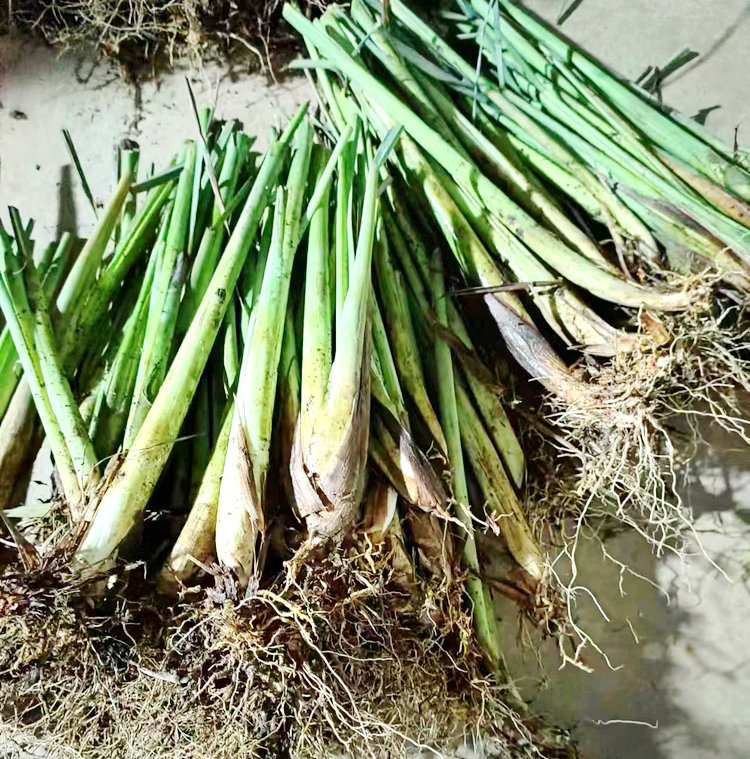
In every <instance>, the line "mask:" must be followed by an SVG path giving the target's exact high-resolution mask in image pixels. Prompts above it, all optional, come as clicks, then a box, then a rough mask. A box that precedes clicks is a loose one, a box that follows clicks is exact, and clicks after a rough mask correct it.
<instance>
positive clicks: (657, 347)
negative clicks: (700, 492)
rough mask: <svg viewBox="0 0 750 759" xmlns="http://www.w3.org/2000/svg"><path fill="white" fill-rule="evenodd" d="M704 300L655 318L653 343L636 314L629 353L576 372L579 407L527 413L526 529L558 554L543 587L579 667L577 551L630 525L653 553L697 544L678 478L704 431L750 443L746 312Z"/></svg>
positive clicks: (721, 299)
mask: <svg viewBox="0 0 750 759" xmlns="http://www.w3.org/2000/svg"><path fill="white" fill-rule="evenodd" d="M710 297H711V302H710V303H709V302H702V303H696V306H695V308H694V309H693V310H692V311H690V312H686V313H681V314H674V315H659V320H658V322H657V323H656V328H657V329H658V330H660V331H662V332H663V334H664V335H665V339H663V340H661V341H659V340H655V339H654V337H653V334H654V322H653V318H654V317H653V316H652V315H647V314H642V315H641V323H642V324H648V327H649V331H648V334H646V330H645V329H644V333H643V335H642V339H641V340H640V341H638V342H637V344H636V346H635V347H634V349H633V350H632V351H630V352H628V353H621V354H618V355H616V356H615V357H613V358H612V359H611V360H610V361H608V362H607V363H600V362H593V361H592V362H588V363H586V364H584V365H583V366H581V367H580V372H581V375H582V377H583V379H584V381H583V382H582V383H581V386H582V387H584V388H585V390H586V392H583V393H581V395H580V402H576V403H568V402H566V403H562V402H560V401H557V400H556V399H550V400H549V412H548V415H547V418H546V419H545V420H544V421H540V420H539V419H534V418H532V417H528V418H527V424H526V425H524V426H525V432H526V436H527V439H526V440H525V441H524V450H526V451H527V452H528V453H529V456H530V457H529V469H530V477H529V480H528V486H527V493H526V503H527V504H528V510H529V512H528V516H529V521H530V523H531V526H532V529H533V531H534V532H535V534H536V535H537V536H538V538H539V539H540V541H541V542H542V543H543V544H544V545H546V546H549V547H551V551H550V553H551V554H552V553H554V549H555V548H556V549H557V557H556V558H552V560H551V561H550V564H549V566H548V568H547V576H548V577H549V587H551V588H555V589H556V590H555V592H556V593H557V592H558V591H559V593H560V594H561V596H560V598H558V601H557V605H559V604H562V607H563V609H564V611H563V613H562V614H561V615H559V618H561V619H563V620H565V619H567V621H568V623H569V626H568V629H567V632H568V636H567V640H568V641H574V645H573V653H571V652H570V651H567V652H566V653H564V655H563V660H564V661H572V662H574V663H577V664H580V653H581V651H582V648H583V646H584V645H587V644H588V645H592V644H593V642H592V641H591V640H590V639H589V638H588V636H587V635H586V633H585V631H583V630H581V629H579V628H578V627H577V626H576V625H575V621H574V619H575V601H576V598H577V597H578V596H580V595H581V594H585V595H586V596H589V597H591V591H590V589H588V588H583V587H581V586H580V585H579V580H578V572H577V566H576V551H577V547H578V545H579V543H582V542H584V541H591V540H596V541H601V540H602V536H603V535H604V534H605V533H606V532H607V531H609V530H612V529H618V528H620V527H626V528H629V529H634V530H636V531H637V532H638V533H639V534H640V535H642V536H643V537H644V538H645V539H646V540H647V541H648V542H649V543H650V544H651V545H652V546H653V549H654V551H655V553H656V554H657V555H658V554H662V553H664V552H666V551H669V552H673V553H676V554H679V555H681V554H682V551H683V546H684V539H685V536H686V535H688V534H690V535H691V536H692V537H694V538H697V536H696V535H695V534H694V530H693V523H692V516H691V514H690V512H689V509H688V508H687V506H686V505H685V504H684V503H683V502H682V499H681V497H680V494H679V485H680V471H681V468H682V467H683V466H684V464H685V463H687V461H689V460H690V458H691V457H692V456H693V455H694V454H695V451H696V449H697V446H698V445H699V444H700V442H701V438H702V430H703V431H705V430H706V429H707V426H706V425H718V426H719V427H721V428H723V429H724V430H726V431H729V432H731V433H733V434H735V435H737V437H738V438H739V440H740V441H743V442H744V443H750V415H749V414H748V410H747V409H746V408H745V409H743V408H742V400H743V397H744V398H747V393H748V391H750V321H749V320H748V314H747V310H746V304H745V303H737V302H736V301H735V300H732V299H730V298H729V297H726V296H725V295H724V294H722V293H720V292H716V291H714V293H712V295H711V296H710ZM697 542H698V543H700V541H699V540H698V541H697ZM707 558H708V559H709V561H710V557H707ZM622 570H623V571H624V572H626V573H627V572H629V571H630V570H629V569H628V568H627V567H622ZM593 600H594V601H595V599H593ZM565 637H566V636H561V638H560V640H563V639H564V638H565ZM594 647H595V646H594Z"/></svg>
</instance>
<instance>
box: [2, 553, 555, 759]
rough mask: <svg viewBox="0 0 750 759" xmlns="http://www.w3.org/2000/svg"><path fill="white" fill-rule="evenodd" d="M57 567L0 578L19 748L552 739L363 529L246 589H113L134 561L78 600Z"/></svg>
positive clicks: (343, 748)
mask: <svg viewBox="0 0 750 759" xmlns="http://www.w3.org/2000/svg"><path fill="white" fill-rule="evenodd" d="M63 566H64V560H63V559H62V557H58V558H57V559H56V560H55V561H54V562H49V561H48V562H46V564H45V566H44V568H41V567H40V568H38V569H37V570H35V572H32V573H29V572H28V571H22V570H20V569H19V568H18V567H13V566H9V567H7V568H6V570H5V574H4V575H3V577H2V582H1V584H0V593H1V594H2V604H3V609H2V614H0V620H1V622H0V716H1V719H2V722H1V723H0V738H4V739H6V743H8V742H13V743H14V745H17V746H18V747H19V748H18V752H19V756H20V755H21V749H22V748H24V749H26V750H34V751H39V750H44V751H46V752H48V753H49V754H50V755H54V756H63V757H65V756H76V757H78V756H86V757H87V759H97V758H98V757H102V758H103V757H111V756H117V757H123V759H130V758H131V757H132V758H133V759H135V757H143V756H153V757H159V758H160V759H161V757H169V758H170V759H172V758H174V759H178V758H179V759H183V758H184V759H188V758H192V757H195V758H196V759H197V758H198V757H206V756H210V757H212V758H213V757H216V759H222V758H223V757H227V759H228V758H229V757H256V756H263V757H268V756H285V757H300V758H302V757H334V756H341V754H342V752H345V753H348V754H349V755H351V756H367V757H395V756H407V755H408V753H409V752H410V751H412V750H414V749H420V748H428V747H429V748H431V749H433V750H436V751H438V752H439V754H440V755H442V756H454V755H455V750H456V749H458V748H459V747H460V746H461V744H463V743H465V742H466V741H472V740H475V741H481V742H482V743H483V744H484V745H486V746H487V747H488V749H490V750H491V751H493V752H495V753H493V754H492V755H493V756H498V757H526V756H528V757H531V756H546V757H555V756H568V755H570V754H569V751H570V749H569V748H568V747H567V745H566V743H567V739H566V736H565V735H563V734H561V733H560V734H557V733H554V732H552V731H542V730H541V729H540V728H539V726H538V724H536V723H535V722H534V720H531V719H529V718H528V716H527V715H520V714H518V713H516V712H514V711H513V710H512V709H511V708H509V707H508V706H507V702H508V700H509V699H508V692H507V690H506V688H505V687H504V686H503V685H502V684H500V683H498V682H497V681H496V680H495V679H494V678H493V677H491V676H488V675H487V674H486V672H485V671H484V668H483V665H482V662H481V657H480V654H479V652H478V650H477V648H476V644H475V643H474V637H473V632H472V629H471V619H470V616H469V615H468V614H467V613H466V611H465V610H464V609H463V608H462V603H461V589H460V585H456V584H455V583H452V582H451V583H440V584H437V583H433V584H432V586H430V585H428V584H420V587H419V589H418V590H417V591H416V592H413V593H411V597H409V595H408V594H407V592H406V590H405V588H404V586H403V583H401V582H400V581H399V580H396V581H395V582H394V578H393V577H392V574H391V566H392V564H391V562H390V560H389V557H388V556H387V555H386V554H383V553H380V552H379V551H378V550H376V549H373V547H372V546H371V545H370V544H369V543H368V542H367V540H366V539H365V540H364V542H363V543H360V544H352V545H350V546H348V547H344V548H342V550H341V551H340V552H339V553H337V554H332V555H331V556H330V557H329V558H328V559H323V558H322V557H315V558H314V560H313V557H312V556H308V560H307V561H306V562H305V563H303V564H298V565H297V566H296V567H295V568H294V571H292V570H291V569H288V568H287V569H285V570H283V571H282V572H281V574H280V576H281V578H282V579H281V580H279V582H278V583H276V584H274V585H272V586H270V587H261V588H259V589H258V590H257V591H256V592H255V593H254V594H253V595H252V596H248V597H244V598H235V597H234V595H235V592H234V586H233V584H232V582H231V580H230V579H229V578H226V577H221V576H217V577H216V578H215V579H216V587H215V588H213V589H211V590H209V591H207V592H206V593H205V596H204V600H203V601H202V602H201V603H195V602H192V603H191V602H188V601H187V600H185V601H183V602H180V603H179V604H177V605H176V606H174V607H168V606H165V605H164V603H163V602H161V601H158V600H156V599H155V598H154V597H151V598H150V600H147V601H141V602H135V601H130V600H126V598H127V597H129V596H131V595H134V596H136V597H139V598H142V597H144V587H143V582H142V580H140V581H139V580H138V578H137V577H136V576H135V574H134V573H131V575H130V576H129V577H128V578H127V580H128V585H127V586H125V585H123V584H122V583H123V582H124V580H122V579H121V580H119V581H118V582H119V584H117V585H116V586H115V587H111V586H112V581H110V583H109V586H110V590H109V592H108V593H107V594H106V596H105V598H104V600H99V601H98V602H97V605H96V607H93V606H92V605H91V603H90V602H88V601H87V600H86V599H85V595H84V594H82V593H81V592H80V591H81V589H80V588H77V587H76V586H75V585H72V584H71V582H70V577H66V575H65V573H64V572H63V571H62V569H61V568H62V567H63ZM123 577H127V575H123ZM132 585H137V586H139V587H138V588H137V589H136V588H132V587H130V586H132ZM190 595H192V596H194V595H195V594H194V593H193V594H190Z"/></svg>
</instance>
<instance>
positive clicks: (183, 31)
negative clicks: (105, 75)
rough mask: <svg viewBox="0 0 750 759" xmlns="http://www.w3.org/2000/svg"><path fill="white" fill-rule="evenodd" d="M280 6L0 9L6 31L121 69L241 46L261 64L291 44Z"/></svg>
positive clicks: (122, 1) (80, 2)
mask: <svg viewBox="0 0 750 759" xmlns="http://www.w3.org/2000/svg"><path fill="white" fill-rule="evenodd" d="M317 4H318V3H317V2H316V0H312V2H311V3H309V6H310V7H314V6H316V5H317ZM281 6H282V3H281V2H280V0H269V1H268V2H267V1H266V0H255V1H254V2H243V3H236V2H231V1H230V0H217V1H216V2H213V0H152V1H146V0H24V1H23V2H13V1H11V2H10V3H8V5H7V8H6V9H5V11H6V13H7V14H8V17H7V18H6V24H7V28H6V30H7V31H10V30H23V31H31V32H36V33H38V34H40V35H41V36H42V37H43V39H44V40H46V41H47V42H49V43H51V44H55V45H61V46H63V47H66V48H67V47H72V46H75V45H80V44H81V43H84V44H89V45H94V46H95V47H96V48H97V49H98V50H99V51H100V52H102V53H103V54H104V55H106V56H108V57H111V58H113V59H115V60H117V61H118V62H120V63H122V64H124V65H126V66H128V67H134V68H137V67H140V66H142V65H144V64H153V62H154V61H155V60H159V59H166V60H167V61H168V62H170V63H171V62H172V61H173V60H175V59H177V58H180V57H188V58H190V59H192V60H195V61H199V60H203V59H208V58H211V57H215V56H216V55H217V54H222V55H223V54H227V53H229V52H231V51H232V50H237V51H242V50H244V51H245V52H247V51H250V53H251V54H252V55H251V58H250V60H252V61H253V62H254V63H255V64H256V65H257V66H258V67H259V68H260V69H264V68H265V67H266V65H268V64H270V63H271V62H272V61H273V60H275V59H276V58H277V57H278V56H288V55H290V54H292V53H294V51H295V50H296V49H297V43H296V41H295V39H294V37H293V36H292V35H291V34H289V32H288V31H287V30H285V29H284V27H283V24H280V23H279V21H280V18H281Z"/></svg>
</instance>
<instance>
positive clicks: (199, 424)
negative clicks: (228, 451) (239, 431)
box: [190, 376, 211, 503]
mask: <svg viewBox="0 0 750 759" xmlns="http://www.w3.org/2000/svg"><path fill="white" fill-rule="evenodd" d="M210 379H211V378H210V377H208V376H206V377H204V379H203V382H201V383H200V384H199V385H198V389H197V390H196V392H195V399H194V401H193V414H192V416H193V440H192V445H191V451H190V502H191V503H192V502H193V501H194V500H195V498H196V496H197V494H198V490H199V489H200V486H201V482H202V481H203V475H204V473H205V471H206V467H207V466H208V463H209V461H210V459H211V398H210V391H211V383H210Z"/></svg>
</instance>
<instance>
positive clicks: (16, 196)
mask: <svg viewBox="0 0 750 759" xmlns="http://www.w3.org/2000/svg"><path fill="white" fill-rule="evenodd" d="M578 4H579V5H580V7H578V8H577V9H576V10H575V12H574V13H573V14H572V15H571V16H570V18H569V19H568V20H567V21H566V22H565V24H564V25H563V27H562V28H563V31H564V32H565V33H567V34H568V35H569V36H570V37H572V38H573V39H575V40H577V41H580V42H582V44H584V45H585V47H586V48H587V49H589V50H590V51H591V52H592V53H594V54H595V55H597V56H598V57H599V58H601V59H602V60H604V61H606V62H608V63H610V64H612V65H613V66H615V67H616V68H618V69H619V70H620V71H622V72H623V73H624V74H626V75H627V76H630V77H635V76H637V75H638V74H639V73H640V72H641V71H642V70H643V69H644V68H645V67H646V66H647V65H649V64H656V65H659V64H661V63H663V62H665V61H666V60H667V59H668V58H669V57H670V56H671V55H672V54H673V53H675V52H677V51H678V50H679V49H681V48H683V47H690V48H692V49H695V50H697V51H698V52H700V53H701V56H700V57H699V58H698V59H696V61H694V62H693V63H692V64H691V65H690V66H689V67H688V68H686V69H685V70H683V71H681V72H680V73H679V74H678V75H676V76H675V77H673V78H672V80H670V81H669V82H668V83H667V84H666V85H665V86H664V89H663V94H664V98H665V100H666V101H667V102H668V103H670V104H672V105H675V106H677V107H679V108H681V109H683V110H684V111H685V112H686V113H687V114H689V115H693V114H696V113H698V112H699V111H701V110H702V109H705V108H709V107H712V106H718V107H717V108H716V109H715V110H711V111H710V113H709V114H708V117H707V121H706V123H707V126H708V127H709V128H710V129H711V130H712V131H713V132H715V133H716V134H718V135H720V136H722V137H723V138H724V139H726V140H730V141H731V140H732V139H734V134H735V129H737V136H738V140H739V143H740V144H741V145H744V146H745V147H750V77H748V76H747V71H748V67H749V64H750V2H745V0H713V2H711V3H706V2H705V1H704V0H658V1H654V0H629V2H627V3H623V2H622V1H621V0H583V2H580V3H578ZM528 5H530V6H531V7H532V8H534V9H535V10H537V11H539V12H540V13H542V14H543V15H545V16H546V17H547V18H554V17H555V15H556V14H557V13H558V11H559V9H560V7H561V6H563V5H565V3H564V2H560V1H559V0H529V2H528ZM186 74H187V75H189V76H190V78H191V81H192V82H193V86H194V88H195V91H196V95H197V97H198V99H199V101H200V102H203V103H207V102H208V103H210V102H213V100H214V97H215V95H216V90H217V86H218V111H219V113H220V115H221V116H223V117H235V118H239V119H240V120H242V121H243V123H244V125H245V128H246V129H247V130H248V131H249V132H251V133H256V134H257V135H258V139H259V143H260V144H261V145H262V144H263V143H264V142H265V139H266V134H267V131H268V127H269V126H270V125H272V124H278V123H283V122H284V120H285V119H286V118H287V117H288V116H289V115H290V114H291V113H292V112H293V110H294V108H295V107H296V105H297V104H298V103H299V102H301V101H303V100H304V99H306V98H308V97H309V96H310V91H309V90H308V87H307V83H306V81H305V79H304V78H302V77H294V78H287V79H284V80H282V82H281V83H279V84H269V82H268V80H267V78H266V77H264V76H259V75H248V74H247V73H246V72H245V71H243V68H242V66H241V65H239V64H235V66H234V67H233V69H232V70H230V71H227V70H224V69H220V68H218V67H216V66H207V67H206V68H205V69H203V70H201V71H197V72H195V71H192V72H189V71H182V70H178V71H175V72H171V73H162V74H160V75H159V76H158V77H157V78H156V79H154V80H153V81H150V82H144V83H143V84H141V85H140V86H139V87H137V88H136V87H134V86H132V85H129V84H126V83H125V82H123V81H122V80H121V79H120V78H119V77H118V75H117V73H116V72H113V71H112V70H111V69H110V68H109V67H108V66H107V65H104V64H97V63H95V62H94V61H93V60H92V57H91V55H90V54H88V53H86V52H77V53H69V54H66V55H64V56H60V57H57V56H56V55H55V54H54V53H53V52H51V51H50V50H48V49H46V48H44V47H42V46H40V45H39V44H37V43H34V42H31V41H28V40H17V39H16V40H9V39H5V40H0V103H1V106H0V208H2V207H4V206H6V205H8V204H13V205H17V206H18V207H19V208H20V209H21V211H22V212H23V213H24V214H31V215H33V216H34V217H35V218H36V220H37V227H36V235H37V238H38V240H39V241H40V242H44V241H46V240H48V239H50V238H52V237H53V236H55V235H56V233H58V232H60V231H62V230H64V229H71V230H76V231H77V233H78V234H79V235H81V236H84V235H86V234H87V233H88V232H89V231H90V229H91V227H92V225H93V221H94V217H93V213H92V211H91V209H90V208H89V206H88V204H87V202H86V200H85V198H84V196H83V195H82V193H81V190H80V187H79V183H78V181H77V178H76V177H75V176H74V174H73V173H72V169H71V167H70V166H69V163H70V162H69V159H68V156H67V154H66V152H65V148H64V143H63V140H62V136H61V129H62V128H67V129H68V130H70V132H71V134H72V136H73V139H74V141H75V143H76V145H77V147H78V150H79V153H80V154H81V158H82V161H83V165H84V169H85V171H86V174H87V176H88V179H89V182H90V184H91V189H92V192H93V194H94V197H95V198H96V200H97V201H100V202H101V201H104V199H105V198H106V197H107V196H108V193H109V192H110V190H111V188H112V187H113V178H114V164H113V156H114V148H115V146H116V145H117V143H118V142H119V141H120V140H121V139H122V138H124V137H131V138H133V139H135V140H137V141H138V142H139V143H140V145H141V148H142V152H143V158H142V160H143V162H144V163H143V164H142V165H147V163H148V162H151V161H154V162H155V163H157V165H164V164H165V163H166V162H167V161H168V159H169V156H170V155H171V153H172V152H173V151H174V150H175V149H176V147H177V146H178V144H179V141H180V140H182V139H183V138H186V137H192V136H194V125H193V122H192V118H191V115H190V110H189V102H188V98H187V92H186V87H185V83H184V76H185V75H186ZM706 436H707V439H708V443H707V446H706V450H705V451H704V452H703V453H702V454H701V456H700V458H699V459H698V460H697V461H696V462H695V463H694V464H693V466H692V467H691V469H690V472H689V473H688V474H687V476H686V484H685V497H686V499H687V500H688V502H689V503H690V504H691V505H692V506H693V508H694V509H695V510H696V512H697V513H700V514H701V517H700V519H699V522H698V525H699V530H700V533H701V534H700V537H701V540H702V544H703V546H704V548H705V550H706V552H707V553H708V554H709V555H710V556H711V557H712V559H713V560H714V561H715V562H716V563H717V564H718V565H719V566H721V567H722V569H723V570H724V572H725V573H726V576H722V575H721V574H720V573H719V571H717V569H716V568H715V567H713V566H712V565H711V564H710V563H709V562H708V561H707V560H706V559H705V558H704V557H702V556H700V555H696V556H694V557H692V558H691V559H690V561H689V562H687V563H686V564H683V563H681V562H679V561H677V560H674V559H669V558H667V559H666V560H660V561H657V560H656V559H655V558H654V557H653V556H652V555H651V553H650V552H649V550H648V548H647V547H646V546H644V545H643V543H642V542H641V541H640V540H638V539H636V538H634V537H631V536H623V537H619V538H617V539H615V540H613V541H610V542H609V543H608V544H607V550H608V551H609V553H611V554H612V556H614V557H615V558H616V559H617V560H618V561H621V562H623V563H625V564H627V565H628V566H630V567H632V568H633V570H634V571H635V572H637V573H638V574H639V575H641V577H640V578H639V577H636V576H634V575H632V574H625V575H624V576H623V577H622V578H621V577H620V568H619V566H618V565H617V564H616V563H613V561H611V560H604V559H603V558H602V555H601V550H600V549H597V548H594V547H590V548H589V549H587V553H588V555H586V556H583V557H581V565H582V566H585V573H586V577H585V578H584V581H585V582H586V583H587V584H588V585H589V586H590V587H591V588H592V589H593V590H594V592H595V593H596V595H597V598H598V599H599V601H600V603H601V607H602V610H603V612H604V614H606V616H607V619H605V618H604V617H603V616H602V614H601V613H600V612H599V611H597V609H596V608H595V607H594V606H593V604H591V603H588V602H587V601H586V599H585V598H582V600H581V603H580V605H579V609H578V611H579V613H580V615H581V618H582V620H583V622H584V624H585V626H586V628H587V629H588V630H590V631H592V633H593V634H594V637H595V638H596V641H597V643H598V644H599V645H600V646H601V647H602V649H603V650H604V651H605V652H606V654H607V656H608V659H609V663H610V665H611V666H608V665H607V664H606V663H605V662H604V661H603V660H602V659H601V658H597V657H596V656H591V657H590V664H591V665H592V666H593V667H594V669H595V670H596V672H595V673H594V674H587V673H584V672H581V671H578V670H574V669H571V668H570V667H567V668H565V669H563V670H562V671H558V670H557V665H558V662H559V660H558V659H557V657H556V654H555V652H554V650H552V648H551V647H550V648H545V649H543V651H542V654H541V657H540V658H541V664H542V665H543V667H541V668H540V663H539V662H537V661H536V658H535V657H534V656H532V655H531V654H529V653H526V654H524V653H523V650H522V649H521V648H519V647H518V646H517V644H516V641H515V634H516V628H515V624H514V621H513V611H512V609H509V608H507V607H504V606H503V605H502V604H500V605H499V611H500V612H501V613H502V614H503V615H504V616H505V621H506V624H505V630H506V634H507V646H506V649H507V651H508V657H509V659H510V662H511V668H512V671H513V672H514V673H515V674H516V676H517V677H519V678H520V680H521V682H522V684H523V685H524V687H525V688H526V689H527V690H528V692H529V693H535V692H536V691H537V690H539V689H538V684H539V682H540V680H545V681H546V688H543V689H542V690H541V692H540V694H539V695H538V696H537V697H536V701H535V706H536V708H538V709H539V710H540V711H541V712H542V713H544V714H546V715H548V716H549V717H550V718H551V719H553V720H555V721H557V722H560V723H562V724H567V725H571V726H574V727H575V735H576V737H577V738H578V739H579V740H580V741H581V744H582V747H583V749H584V753H585V755H586V756H587V757H591V758H592V759H633V758H634V757H639V758H640V759H677V758H678V757H680V759H703V758H704V757H705V758H706V759H708V757H714V756H718V757H721V758H722V759H746V757H748V756H750V749H748V746H750V720H748V719H747V714H748V713H749V712H750V685H748V682H749V681H750V635H749V634H748V632H747V629H748V627H747V619H748V618H750V596H749V595H748V587H749V585H750V581H749V573H748V567H750V541H749V540H748V538H749V537H750V535H749V534H748V529H747V528H746V525H745V523H744V522H743V521H742V519H741V518H740V517H742V516H744V517H745V518H746V517H747V515H748V513H750V455H748V451H747V449H742V448H741V447H740V445H739V443H738V442H737V441H734V440H728V439H726V437H724V436H723V435H722V434H720V432H718V431H716V430H710V429H709V430H706ZM719 528H721V529H719ZM621 580H622V583H620V581H621Z"/></svg>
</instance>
